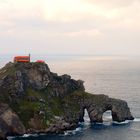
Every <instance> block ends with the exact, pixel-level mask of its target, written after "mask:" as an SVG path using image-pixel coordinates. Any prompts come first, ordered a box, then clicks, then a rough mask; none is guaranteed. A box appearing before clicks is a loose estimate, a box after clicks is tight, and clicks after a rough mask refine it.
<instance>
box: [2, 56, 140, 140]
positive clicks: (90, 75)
mask: <svg viewBox="0 0 140 140" xmlns="http://www.w3.org/2000/svg"><path fill="white" fill-rule="evenodd" d="M37 59H43V60H45V61H46V63H47V64H48V65H49V67H50V69H51V71H52V72H56V73H58V74H59V75H62V74H69V75H71V77H72V78H74V79H82V80H83V81H85V83H84V84H85V88H86V91H88V92H91V93H93V94H106V95H109V96H110V97H115V98H120V99H123V100H126V101H127V102H128V105H129V106H130V109H131V112H132V114H133V116H134V117H135V120H134V121H132V122H130V121H126V122H123V123H121V124H119V123H114V122H112V119H111V115H110V112H109V111H108V112H106V113H104V123H103V124H96V125H90V123H89V118H88V115H87V113H86V114H85V123H83V124H79V128H77V129H76V130H74V131H68V132H66V133H65V135H59V136H58V135H56V136H54V135H40V136H38V135H34V136H28V135H24V137H16V138H9V139H15V140H140V59H139V57H135V58H134V57H113V56H91V55H89V56H87V55H84V56H82V55H80V56H79V55H78V56H76V55H72V56H66V55H65V56H60V55H58V56H57V55H56V56H55V55H50V56H49V55H32V61H35V60H37ZM10 60H11V61H13V56H12V55H7V56H6V55H5V56H4V57H1V59H0V66H1V67H2V66H3V65H4V64H5V63H7V62H8V61H10Z"/></svg>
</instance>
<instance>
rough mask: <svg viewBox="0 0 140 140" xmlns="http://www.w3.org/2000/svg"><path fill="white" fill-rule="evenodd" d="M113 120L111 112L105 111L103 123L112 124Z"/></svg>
mask: <svg viewBox="0 0 140 140" xmlns="http://www.w3.org/2000/svg"><path fill="white" fill-rule="evenodd" d="M112 121H113V118H112V111H111V110H107V111H105V112H104V113H103V123H104V124H105V123H112Z"/></svg>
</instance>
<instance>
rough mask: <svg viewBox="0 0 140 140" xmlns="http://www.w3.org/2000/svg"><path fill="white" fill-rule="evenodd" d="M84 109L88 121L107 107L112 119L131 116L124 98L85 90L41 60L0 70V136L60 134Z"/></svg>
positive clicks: (93, 120)
mask: <svg viewBox="0 0 140 140" xmlns="http://www.w3.org/2000/svg"><path fill="white" fill-rule="evenodd" d="M2 102H3V103H2ZM85 109H86V110H87V112H88V114H89V117H90V120H91V123H96V122H103V119H102V117H103V113H104V112H105V111H107V110H111V112H112V118H113V120H114V121H118V122H122V121H125V120H133V119H134V118H133V116H132V115H131V112H130V109H129V107H128V105H127V103H126V102H125V101H123V100H119V99H113V98H109V97H108V96H106V95H93V94H89V93H86V92H85V89H84V85H83V81H81V80H74V79H72V78H71V77H70V76H69V75H66V74H65V75H62V76H58V75H57V74H56V73H53V72H51V71H50V69H49V67H48V65H47V64H45V63H16V64H14V63H8V64H7V65H6V66H5V67H3V68H2V69H1V70H0V138H6V136H7V135H22V134H24V133H25V132H26V133H41V132H44V133H63V132H64V131H65V130H69V129H73V128H76V127H77V126H78V123H79V122H83V121H84V114H85ZM12 110H13V111H14V112H13V111H12Z"/></svg>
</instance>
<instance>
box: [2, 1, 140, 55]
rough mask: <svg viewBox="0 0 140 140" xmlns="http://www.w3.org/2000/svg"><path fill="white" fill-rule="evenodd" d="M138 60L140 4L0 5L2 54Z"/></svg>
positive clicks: (19, 3)
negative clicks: (105, 56) (111, 56)
mask: <svg viewBox="0 0 140 140" xmlns="http://www.w3.org/2000/svg"><path fill="white" fill-rule="evenodd" d="M28 52H30V53H46V54H93V55H140V0H0V53H20V54H26V53H28Z"/></svg>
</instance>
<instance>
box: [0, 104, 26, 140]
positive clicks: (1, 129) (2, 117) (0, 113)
mask: <svg viewBox="0 0 140 140" xmlns="http://www.w3.org/2000/svg"><path fill="white" fill-rule="evenodd" d="M24 133H25V127H24V125H23V124H22V122H21V121H20V119H19V117H18V116H17V115H16V114H15V113H14V112H13V111H12V110H11V109H10V108H9V106H8V105H7V104H3V103H0V139H6V136H8V135H13V134H14V135H23V134H24Z"/></svg>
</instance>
